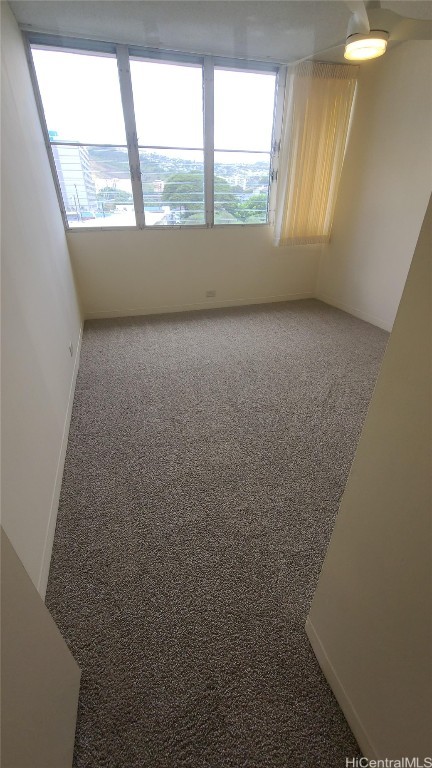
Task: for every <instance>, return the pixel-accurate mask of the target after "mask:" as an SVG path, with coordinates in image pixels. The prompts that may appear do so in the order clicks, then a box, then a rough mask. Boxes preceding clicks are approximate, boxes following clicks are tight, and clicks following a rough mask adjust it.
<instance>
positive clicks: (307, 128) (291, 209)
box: [275, 61, 359, 245]
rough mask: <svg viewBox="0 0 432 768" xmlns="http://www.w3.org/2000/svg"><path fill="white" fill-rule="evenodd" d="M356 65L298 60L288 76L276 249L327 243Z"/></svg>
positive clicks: (345, 138)
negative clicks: (279, 246) (285, 246)
mask: <svg viewBox="0 0 432 768" xmlns="http://www.w3.org/2000/svg"><path fill="white" fill-rule="evenodd" d="M358 69H359V68H358V67H356V66H351V65H349V64H326V63H321V62H315V61H304V62H302V63H301V64H298V65H297V66H296V67H295V68H294V69H293V71H292V72H291V73H290V77H289V78H288V86H287V89H288V92H287V95H286V103H285V113H284V121H283V129H282V142H281V151H280V162H279V172H278V195H277V204H276V218H275V242H276V245H307V244H309V245H311V244H312V245H313V244H316V243H327V242H328V241H329V240H330V233H331V227H332V222H333V215H334V209H335V204H336V196H337V191H338V186H339V180H340V175H341V171H342V164H343V159H344V154H345V146H346V142H347V137H348V129H349V123H350V116H351V109H352V105H353V101H354V93H355V87H356V81H357V73H358Z"/></svg>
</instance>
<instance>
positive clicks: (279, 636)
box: [47, 301, 387, 768]
mask: <svg viewBox="0 0 432 768" xmlns="http://www.w3.org/2000/svg"><path fill="white" fill-rule="evenodd" d="M386 342H387V334H386V333H384V332H383V331H380V330H379V329H377V328H375V327H373V326H371V325H368V324H367V323H364V322H362V321H360V320H357V319H355V318H353V317H351V316H349V315H347V314H344V313H343V312H340V311H338V310H336V309H332V308H330V307H328V306H326V305H324V304H321V303H320V302H318V301H302V302H292V303H284V304H273V305H266V306H258V307H246V308H236V309H230V310H227V311H213V312H210V311H209V312H200V313H191V314H182V315H171V316H165V317H160V316H159V317H152V318H129V319H120V320H109V321H92V322H88V323H87V324H86V326H85V333H84V340H83V347H82V353H81V366H80V371H79V376H78V382H77V389H76V395H75V402H74V407H73V416H72V424H71V430H70V437H69V445H68V451H67V457H66V466H65V472H64V480H63V488H62V493H61V500H60V509H59V515H58V523H57V529H56V535H55V543H54V552H53V559H52V566H51V573H50V580H49V587H48V593H47V604H48V607H49V609H50V610H51V612H52V614H53V616H54V618H55V620H56V621H57V623H58V625H59V627H60V629H61V631H62V632H63V634H64V636H65V638H66V640H67V642H68V644H69V646H70V648H71V650H72V652H73V654H74V656H75V658H76V659H77V661H78V663H79V664H80V666H81V667H82V670H83V675H82V686H81V696H80V704H79V716H78V726H77V736H76V749H75V762H74V765H75V766H76V767H77V768H180V767H182V768H183V766H187V767H188V768H267V767H268V768H300V767H302V768H317V767H318V766H325V768H339V766H340V768H343V766H344V765H345V757H346V756H348V757H353V756H354V755H358V754H359V752H358V747H357V745H356V743H355V740H354V738H353V736H352V735H351V732H350V730H349V728H348V726H347V724H346V722H345V719H344V717H343V715H342V713H341V711H340V709H339V707H338V705H337V703H336V701H335V699H334V697H333V694H332V693H331V691H330V689H329V687H328V686H327V683H326V682H325V680H324V678H323V676H322V673H321V671H320V669H319V667H318V664H317V662H316V659H315V657H314V655H313V653H312V651H311V649H310V646H309V643H308V640H307V638H306V635H305V632H304V623H305V619H306V615H307V612H308V607H309V604H310V601H311V598H312V595H313V592H314V588H315V585H316V582H317V579H318V575H319V571H320V567H321V564H322V561H323V557H324V553H325V550H326V547H327V544H328V541H329V537H330V534H331V530H332V526H333V522H334V518H335V515H336V512H337V509H338V504H339V500H340V497H341V494H342V491H343V488H344V485H345V482H346V479H347V475H348V471H349V467H350V464H351V461H352V458H353V455H354V450H355V446H356V443H357V440H358V437H359V433H360V430H361V426H362V422H363V420H364V417H365V414H366V409H367V406H368V402H369V400H370V397H371V393H372V389H373V386H374V382H375V379H376V376H377V373H378V369H379V365H380V362H381V359H382V355H383V352H384V348H385V345H386Z"/></svg>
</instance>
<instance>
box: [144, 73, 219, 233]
mask: <svg viewBox="0 0 432 768" xmlns="http://www.w3.org/2000/svg"><path fill="white" fill-rule="evenodd" d="M130 70H131V77H132V90H133V100H134V107H135V120H136V129H137V136H138V149H139V157H140V170H141V181H142V190H143V198H144V211H145V220H146V223H147V224H154V225H156V224H158V225H159V224H195V225H196V224H205V210H204V133H203V97H202V92H203V78H202V67H200V66H199V65H194V66H187V65H185V64H171V63H161V62H153V61H142V60H139V59H134V60H132V61H131V63H130Z"/></svg>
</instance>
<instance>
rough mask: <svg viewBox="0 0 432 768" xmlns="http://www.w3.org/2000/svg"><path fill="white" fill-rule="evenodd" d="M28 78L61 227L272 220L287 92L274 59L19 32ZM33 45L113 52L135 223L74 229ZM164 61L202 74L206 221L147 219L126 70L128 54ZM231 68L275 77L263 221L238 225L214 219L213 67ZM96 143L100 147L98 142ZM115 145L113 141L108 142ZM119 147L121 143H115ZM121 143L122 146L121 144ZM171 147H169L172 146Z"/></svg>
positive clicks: (106, 229)
mask: <svg viewBox="0 0 432 768" xmlns="http://www.w3.org/2000/svg"><path fill="white" fill-rule="evenodd" d="M23 37H24V42H25V47H26V53H27V61H28V66H29V70H30V77H31V81H32V85H33V90H34V95H35V99H36V106H37V110H38V113H39V118H40V121H41V126H42V131H43V135H44V142H45V146H46V150H47V154H48V159H49V163H50V166H51V172H52V175H53V179H54V184H55V188H56V192H57V198H58V201H59V206H60V211H61V214H62V218H63V223H64V227H65V230H66V231H68V232H74V233H75V232H95V231H96V232H109V231H113V230H122V231H127V230H135V229H141V230H143V229H146V230H147V229H152V230H164V229H165V230H166V229H170V230H171V229H190V230H191V229H203V228H206V229H212V228H213V227H217V228H219V227H263V226H269V225H271V224H273V222H274V211H275V201H276V185H277V168H278V158H279V148H280V136H281V127H282V114H283V101H284V93H285V81H286V67H284V66H279V65H278V64H276V63H274V62H272V63H268V62H260V61H249V60H246V59H228V58H223V57H219V56H217V57H213V56H207V55H202V56H201V55H197V54H187V53H179V52H177V51H169V50H159V49H154V48H142V47H138V46H135V45H124V44H120V43H118V44H117V43H112V42H110V43H108V42H104V41H101V40H86V39H81V38H65V37H58V36H56V35H50V34H45V33H39V32H27V31H24V32H23ZM32 46H41V47H42V46H43V47H44V48H47V49H50V50H56V51H67V50H69V51H74V52H77V51H80V52H82V53H90V54H91V53H96V54H97V53H100V54H101V55H104V54H109V55H113V56H115V57H116V59H117V67H118V74H119V84H120V93H121V100H122V107H123V115H124V120H125V129H126V147H127V151H128V158H129V169H130V176H131V183H132V195H133V201H134V211H135V219H136V225H130V226H125V225H124V226H118V227H116V226H109V227H97V226H94V227H74V226H71V225H70V224H69V222H68V220H67V215H66V210H65V206H64V202H63V197H62V193H61V189H60V182H59V179H58V175H57V169H56V165H55V161H54V155H53V149H52V147H53V143H52V142H51V140H50V137H49V133H48V126H47V122H46V118H45V113H44V108H43V102H42V97H41V94H40V90H39V84H38V80H37V75H36V69H35V65H34V61H33V57H32V51H31V47H32ZM132 57H133V58H134V59H146V60H147V61H148V60H153V61H158V60H159V61H163V62H172V63H179V64H180V63H189V64H195V65H199V66H201V67H202V73H203V121H204V124H203V140H204V208H205V224H193V225H192V224H189V225H188V224H168V225H166V226H161V225H158V224H153V225H147V224H146V223H145V212H144V196H143V190H142V182H141V167H140V159H139V147H138V137H137V130H136V122H135V112H134V102H133V93H132V80H131V74H130V58H132ZM216 67H218V68H223V69H230V70H242V69H243V70H245V71H248V72H273V73H274V74H275V75H276V87H275V101H274V114H273V130H272V141H271V150H270V169H269V186H268V197H267V222H263V223H251V224H247V223H246V222H243V223H238V224H215V223H214V70H215V68H216ZM71 144H73V145H74V146H87V145H85V144H82V143H80V142H71ZM95 146H104V145H103V144H97V145H95ZM106 146H114V145H111V144H110V145H106ZM115 146H120V145H115ZM121 146H123V145H121ZM171 149H172V148H171Z"/></svg>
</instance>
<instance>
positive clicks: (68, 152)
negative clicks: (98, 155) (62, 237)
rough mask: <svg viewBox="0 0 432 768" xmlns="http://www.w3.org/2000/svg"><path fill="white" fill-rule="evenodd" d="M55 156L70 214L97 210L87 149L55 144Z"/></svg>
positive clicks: (62, 190)
mask: <svg viewBox="0 0 432 768" xmlns="http://www.w3.org/2000/svg"><path fill="white" fill-rule="evenodd" d="M53 155H54V160H55V164H56V167H57V169H58V175H59V181H60V187H61V192H62V196H63V200H64V203H65V207H66V209H67V211H68V212H75V213H77V214H80V212H81V211H95V210H97V197H96V187H95V183H94V180H93V176H92V172H91V168H90V159H89V155H88V151H87V149H86V147H77V146H71V145H70V144H66V143H65V145H64V146H63V145H62V144H61V143H56V144H53Z"/></svg>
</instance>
